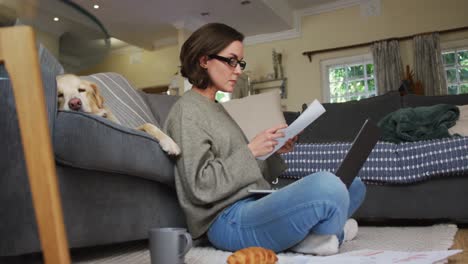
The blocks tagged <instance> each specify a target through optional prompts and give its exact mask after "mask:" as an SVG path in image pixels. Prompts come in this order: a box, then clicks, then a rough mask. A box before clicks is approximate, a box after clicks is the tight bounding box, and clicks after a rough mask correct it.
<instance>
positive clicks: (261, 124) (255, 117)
mask: <svg viewBox="0 0 468 264" xmlns="http://www.w3.org/2000/svg"><path fill="white" fill-rule="evenodd" d="M222 105H223V106H224V108H225V109H226V111H227V112H228V113H229V115H231V117H232V118H233V119H234V120H235V121H236V123H237V124H238V125H239V127H240V128H241V129H242V131H243V132H244V134H245V136H246V137H247V139H248V140H251V139H253V138H254V137H255V136H256V135H257V134H258V133H259V132H261V131H263V130H265V129H268V128H272V127H274V126H277V125H279V124H286V121H285V120H284V115H283V112H282V111H281V98H280V94H279V93H278V92H269V93H262V94H256V95H252V96H247V97H244V98H241V99H233V100H230V101H227V102H225V103H223V104H222Z"/></svg>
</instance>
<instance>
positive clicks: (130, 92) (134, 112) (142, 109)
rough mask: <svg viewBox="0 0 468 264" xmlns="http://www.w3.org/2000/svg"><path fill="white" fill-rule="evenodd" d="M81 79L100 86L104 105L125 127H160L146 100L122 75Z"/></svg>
mask: <svg viewBox="0 0 468 264" xmlns="http://www.w3.org/2000/svg"><path fill="white" fill-rule="evenodd" d="M80 78H82V79H84V80H87V81H90V82H93V83H95V84H97V85H98V86H99V90H100V92H101V95H102V96H103V97H104V105H105V106H106V107H107V108H109V109H110V110H111V111H112V113H113V114H114V115H115V117H116V118H117V119H118V120H119V121H120V123H121V124H122V125H123V126H126V127H129V128H135V127H138V126H140V125H143V124H145V123H152V124H155V125H156V126H158V127H159V124H158V122H157V121H156V119H155V118H154V116H153V113H152V112H151V110H150V109H149V107H148V105H147V104H146V102H145V100H144V99H143V98H142V97H141V95H140V94H138V91H137V90H135V88H133V87H132V86H131V85H130V83H129V82H128V81H127V79H125V78H124V77H123V76H122V75H120V74H117V73H113V72H107V73H97V74H93V75H89V76H80Z"/></svg>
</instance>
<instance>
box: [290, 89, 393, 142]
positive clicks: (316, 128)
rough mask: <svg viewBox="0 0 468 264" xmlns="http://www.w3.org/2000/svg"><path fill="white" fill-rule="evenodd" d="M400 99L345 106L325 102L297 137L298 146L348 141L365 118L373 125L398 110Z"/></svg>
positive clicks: (380, 98)
mask: <svg viewBox="0 0 468 264" xmlns="http://www.w3.org/2000/svg"><path fill="white" fill-rule="evenodd" d="M400 105H401V96H400V95H398V94H387V95H380V96H375V97H371V98H368V99H363V100H360V101H351V102H346V103H325V104H323V106H324V107H325V109H326V112H325V113H324V114H323V115H321V116H320V117H319V118H318V119H317V120H315V121H314V122H313V123H312V124H310V125H309V126H308V127H307V128H306V129H305V131H304V132H303V133H301V134H300V136H299V142H300V143H315V142H316V143H320V142H321V143H325V142H350V141H353V139H354V137H355V136H356V134H357V132H358V131H359V129H360V128H361V126H362V124H363V123H364V121H365V120H366V119H367V118H370V119H371V120H373V121H374V122H375V123H377V122H378V121H379V120H380V119H381V118H383V117H384V116H385V115H387V114H388V113H390V112H393V111H396V110H398V109H399V108H400Z"/></svg>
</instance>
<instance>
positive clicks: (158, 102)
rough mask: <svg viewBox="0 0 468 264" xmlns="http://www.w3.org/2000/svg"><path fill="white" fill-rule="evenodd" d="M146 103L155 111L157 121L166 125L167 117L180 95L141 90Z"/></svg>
mask: <svg viewBox="0 0 468 264" xmlns="http://www.w3.org/2000/svg"><path fill="white" fill-rule="evenodd" d="M140 94H141V95H142V97H143V98H145V99H146V103H147V104H148V106H149V108H150V109H151V111H152V112H153V115H154V117H155V118H156V121H157V122H158V123H159V124H161V126H164V122H165V121H166V117H167V115H168V114H169V111H170V110H171V107H172V105H174V103H175V102H176V101H177V100H179V98H180V96H173V95H166V94H149V93H144V92H140Z"/></svg>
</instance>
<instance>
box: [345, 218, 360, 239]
mask: <svg viewBox="0 0 468 264" xmlns="http://www.w3.org/2000/svg"><path fill="white" fill-rule="evenodd" d="M343 231H344V238H343V241H351V240H353V239H354V238H355V237H356V236H357V233H358V223H357V221H356V220H354V219H353V218H350V219H348V220H347V221H346V223H345V226H344V228H343Z"/></svg>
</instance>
